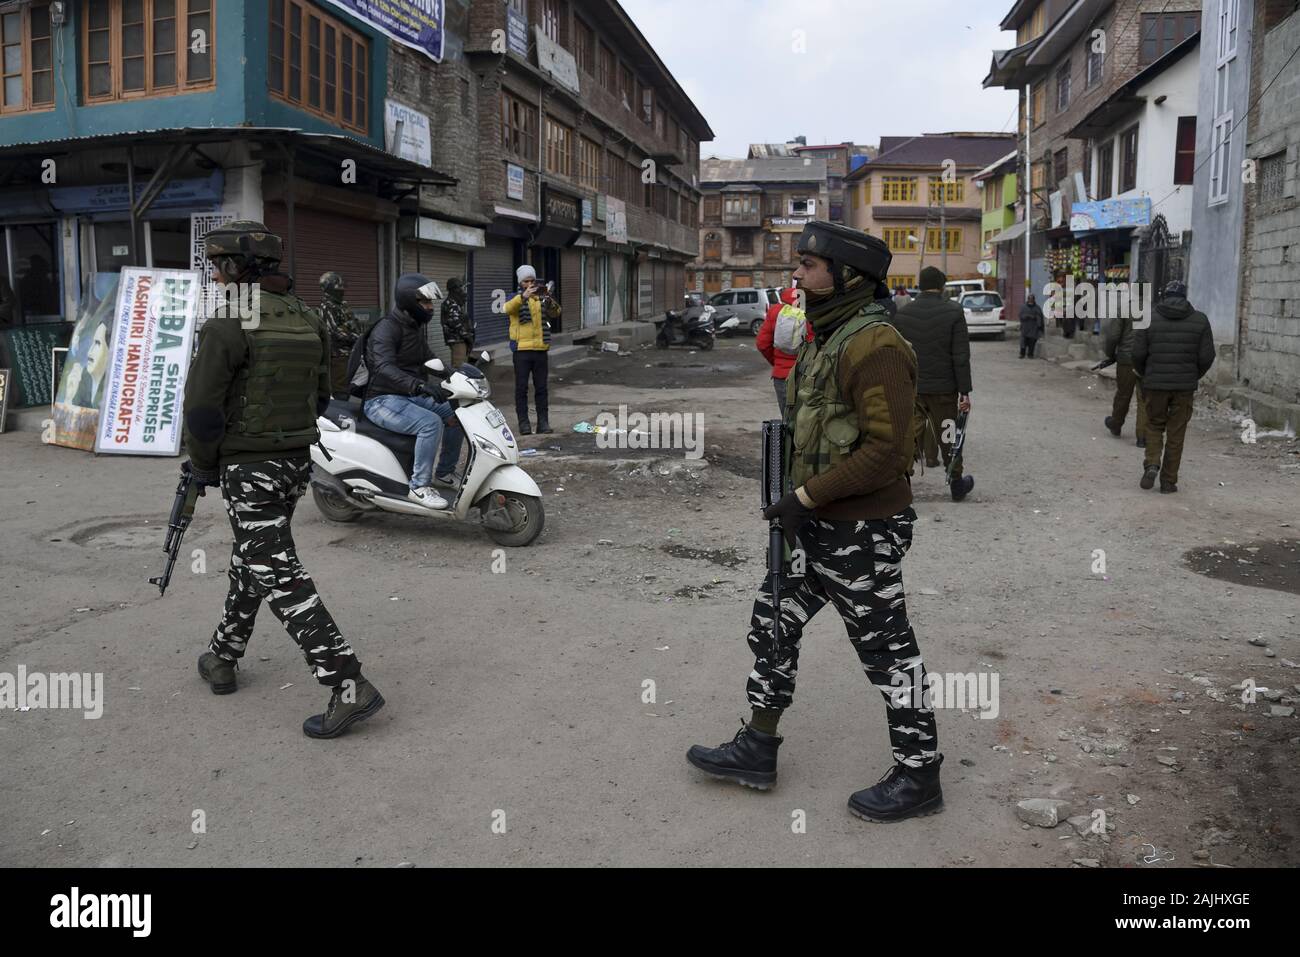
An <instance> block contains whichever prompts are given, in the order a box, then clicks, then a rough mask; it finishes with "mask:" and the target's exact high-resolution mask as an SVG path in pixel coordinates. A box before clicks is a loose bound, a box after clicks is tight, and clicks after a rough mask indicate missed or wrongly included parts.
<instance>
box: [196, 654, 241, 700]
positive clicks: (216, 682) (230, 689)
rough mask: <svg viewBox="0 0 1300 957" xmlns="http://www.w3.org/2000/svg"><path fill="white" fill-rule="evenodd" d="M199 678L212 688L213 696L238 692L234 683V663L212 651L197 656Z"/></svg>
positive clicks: (237, 687)
mask: <svg viewBox="0 0 1300 957" xmlns="http://www.w3.org/2000/svg"><path fill="white" fill-rule="evenodd" d="M199 677H200V678H202V679H203V680H204V681H206V682H207V683H208V684H209V685H211V686H212V693H213V694H234V693H235V692H236V691H238V690H239V686H238V685H237V684H236V683H235V663H234V662H233V661H227V660H226V659H225V658H222V657H221V656H220V655H218V654H217V653H216V652H214V651H205V652H203V654H201V655H199Z"/></svg>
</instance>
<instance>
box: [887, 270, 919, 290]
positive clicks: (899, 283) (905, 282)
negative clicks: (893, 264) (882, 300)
mask: <svg viewBox="0 0 1300 957" xmlns="http://www.w3.org/2000/svg"><path fill="white" fill-rule="evenodd" d="M885 281H886V282H887V283H888V284H889V288H890V289H915V288H916V276H915V275H914V274H903V273H891V274H890V276H889V278H888V279H887V280H885Z"/></svg>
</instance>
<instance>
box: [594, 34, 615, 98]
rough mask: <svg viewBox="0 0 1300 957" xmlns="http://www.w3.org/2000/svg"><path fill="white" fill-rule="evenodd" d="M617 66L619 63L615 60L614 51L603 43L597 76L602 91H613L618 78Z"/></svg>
mask: <svg viewBox="0 0 1300 957" xmlns="http://www.w3.org/2000/svg"><path fill="white" fill-rule="evenodd" d="M617 64H618V61H617V60H615V59H614V51H613V50H611V49H610V48H609V47H607V46H605V44H603V43H602V44H601V45H600V66H599V70H598V72H597V74H596V80H597V82H598V83H599V84H600V88H601V89H602V90H610V91H611V92H612V91H613V89H614V84H615V83H616V82H617V77H618V69H617Z"/></svg>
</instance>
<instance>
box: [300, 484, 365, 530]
mask: <svg viewBox="0 0 1300 957" xmlns="http://www.w3.org/2000/svg"><path fill="white" fill-rule="evenodd" d="M311 497H312V501H313V502H315V503H316V507H317V508H318V509H320V513H321V514H322V515H324V516H325V517H326V518H328V519H329V520H330V521H331V522H355V521H356V520H357V519H359V518H360V517H361V509H359V508H355V507H353V506H351V505H349V504H348V503H347V502H344V501H341V500H340V499H339V497H338V496H337V495H334V494H332V493H330V492H323V491H321V490H320V489H319V488H318V487H317V486H315V485H313V486H312V487H311Z"/></svg>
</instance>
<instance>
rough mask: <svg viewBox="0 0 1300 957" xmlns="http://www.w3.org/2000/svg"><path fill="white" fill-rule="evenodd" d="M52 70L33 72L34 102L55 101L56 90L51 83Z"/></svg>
mask: <svg viewBox="0 0 1300 957" xmlns="http://www.w3.org/2000/svg"><path fill="white" fill-rule="evenodd" d="M50 76H51V74H50V72H49V71H48V70H47V71H46V72H44V73H33V74H32V102H33V103H53V102H54V90H53V88H52V86H51V83H50Z"/></svg>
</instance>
